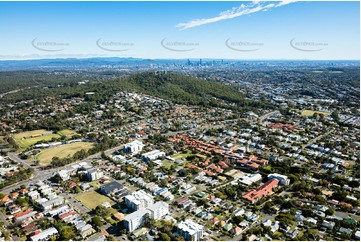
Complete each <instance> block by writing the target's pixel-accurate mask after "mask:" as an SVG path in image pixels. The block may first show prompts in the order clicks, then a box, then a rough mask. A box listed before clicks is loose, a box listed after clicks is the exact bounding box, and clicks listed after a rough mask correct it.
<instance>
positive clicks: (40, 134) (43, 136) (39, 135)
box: [13, 129, 76, 150]
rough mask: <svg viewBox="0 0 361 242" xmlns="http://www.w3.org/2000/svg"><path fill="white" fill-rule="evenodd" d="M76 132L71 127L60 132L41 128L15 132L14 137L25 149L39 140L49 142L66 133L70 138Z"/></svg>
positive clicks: (22, 148) (21, 147)
mask: <svg viewBox="0 0 361 242" xmlns="http://www.w3.org/2000/svg"><path fill="white" fill-rule="evenodd" d="M74 134H76V132H75V131H73V130H70V129H64V130H61V131H59V132H58V133H51V132H49V131H47V130H45V129H39V130H33V131H27V132H21V133H18V134H14V135H13V138H14V139H15V141H16V143H17V144H18V145H19V147H20V149H21V150H24V149H27V148H29V147H31V146H33V145H34V144H36V143H37V142H39V141H44V142H49V141H50V140H51V139H53V138H60V135H66V136H67V137H69V138H70V137H71V136H73V135H74Z"/></svg>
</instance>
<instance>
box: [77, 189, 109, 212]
mask: <svg viewBox="0 0 361 242" xmlns="http://www.w3.org/2000/svg"><path fill="white" fill-rule="evenodd" d="M74 198H75V199H76V200H78V201H79V202H81V203H82V204H83V205H84V206H85V207H87V208H88V209H91V210H92V209H94V208H96V207H97V206H99V205H102V204H103V203H104V202H109V203H110V205H114V204H115V202H114V201H113V200H111V199H110V198H108V197H107V196H104V195H102V194H100V193H97V192H96V191H90V192H85V193H82V194H79V195H77V196H75V197H74Z"/></svg>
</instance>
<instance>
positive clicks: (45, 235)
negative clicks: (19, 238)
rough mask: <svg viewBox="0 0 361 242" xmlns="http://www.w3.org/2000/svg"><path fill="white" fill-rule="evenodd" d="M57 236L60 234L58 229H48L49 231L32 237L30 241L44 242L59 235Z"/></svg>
mask: <svg viewBox="0 0 361 242" xmlns="http://www.w3.org/2000/svg"><path fill="white" fill-rule="evenodd" d="M57 234H58V230H56V228H54V227H51V228H48V229H46V230H44V231H42V232H41V233H40V234H37V235H34V236H31V237H30V239H31V240H32V241H43V240H48V239H49V238H50V236H53V235H57Z"/></svg>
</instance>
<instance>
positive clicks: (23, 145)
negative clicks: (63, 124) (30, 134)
mask: <svg viewBox="0 0 361 242" xmlns="http://www.w3.org/2000/svg"><path fill="white" fill-rule="evenodd" d="M52 138H60V135H58V134H48V135H44V136H39V137H34V138H27V139H23V140H16V142H17V143H18V145H19V147H20V149H26V148H28V147H30V146H33V145H34V144H36V143H37V142H39V141H44V142H48V141H50V140H51V139H52Z"/></svg>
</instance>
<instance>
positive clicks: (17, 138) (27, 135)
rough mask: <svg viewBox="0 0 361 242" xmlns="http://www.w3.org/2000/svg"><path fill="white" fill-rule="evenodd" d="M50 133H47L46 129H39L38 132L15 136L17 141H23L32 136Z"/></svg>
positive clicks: (22, 133)
mask: <svg viewBox="0 0 361 242" xmlns="http://www.w3.org/2000/svg"><path fill="white" fill-rule="evenodd" d="M47 132H48V131H46V130H45V129H38V130H33V131H27V132H21V133H18V134H14V136H13V137H14V139H15V140H21V139H22V138H28V137H31V136H36V135H42V134H44V133H47Z"/></svg>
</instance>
